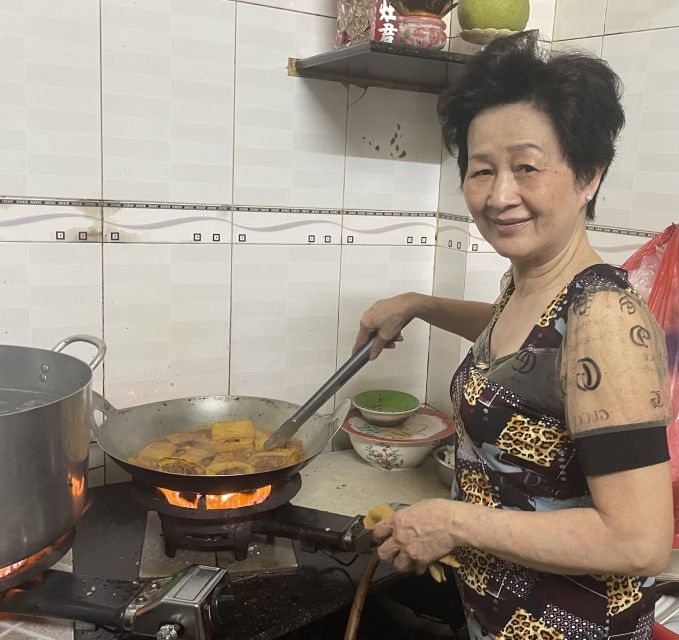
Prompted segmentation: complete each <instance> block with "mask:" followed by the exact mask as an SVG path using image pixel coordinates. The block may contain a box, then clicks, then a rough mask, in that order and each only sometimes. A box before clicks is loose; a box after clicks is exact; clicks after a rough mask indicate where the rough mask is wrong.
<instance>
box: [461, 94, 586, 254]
mask: <svg viewBox="0 0 679 640" xmlns="http://www.w3.org/2000/svg"><path fill="white" fill-rule="evenodd" d="M467 144H468V153H469V157H468V168H467V174H466V176H465V179H464V197H465V200H466V202H467V206H468V207H469V211H470V212H471V214H472V216H473V218H474V222H475V223H476V225H477V227H478V228H479V231H480V232H481V234H482V235H483V237H484V238H485V239H486V240H487V241H488V242H489V243H490V244H491V245H492V246H493V248H494V249H495V250H496V251H497V252H498V253H499V254H500V255H502V256H504V257H506V258H509V259H510V260H511V261H512V262H513V263H516V264H521V263H523V264H526V265H531V266H540V265H542V264H545V263H546V262H548V261H549V260H551V259H553V258H555V257H556V256H558V255H559V254H560V253H561V251H563V250H564V249H565V247H566V245H567V244H568V243H569V242H571V241H572V240H573V238H574V237H579V236H576V233H578V232H580V233H582V232H583V231H584V225H585V213H586V205H587V201H586V199H585V196H586V195H588V194H590V193H591V194H594V192H595V191H596V184H598V177H597V178H596V179H595V181H593V182H595V183H596V184H594V185H593V184H591V183H590V184H588V185H578V184H577V183H576V181H575V175H574V174H573V171H572V170H571V169H570V167H569V166H568V165H567V164H566V162H565V160H564V158H563V156H562V153H561V147H560V145H559V140H558V138H557V136H556V133H555V132H554V129H553V127H552V124H551V122H550V120H549V118H548V117H547V116H546V115H544V114H543V113H542V112H541V111H538V110H537V109H535V108H534V107H533V106H531V105H529V104H527V103H517V104H511V105H505V106H502V107H495V108H493V109H488V110H487V111H483V112H481V113H480V114H479V115H478V116H476V118H474V119H473V120H472V122H471V124H470V126H469V131H468V135H467Z"/></svg>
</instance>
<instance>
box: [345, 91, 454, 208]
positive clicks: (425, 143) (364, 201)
mask: <svg viewBox="0 0 679 640" xmlns="http://www.w3.org/2000/svg"><path fill="white" fill-rule="evenodd" d="M440 162H441V128H440V126H439V121H438V116H437V114H436V96H433V95H429V94H423V93H416V92H411V91H396V90H393V89H377V88H375V87H371V88H369V89H367V91H365V93H363V90H362V89H359V88H357V87H354V86H351V87H350V89H349V115H348V119H347V161H346V184H345V189H344V206H345V208H347V209H392V210H401V211H403V210H415V211H436V208H437V201H438V189H439V172H440Z"/></svg>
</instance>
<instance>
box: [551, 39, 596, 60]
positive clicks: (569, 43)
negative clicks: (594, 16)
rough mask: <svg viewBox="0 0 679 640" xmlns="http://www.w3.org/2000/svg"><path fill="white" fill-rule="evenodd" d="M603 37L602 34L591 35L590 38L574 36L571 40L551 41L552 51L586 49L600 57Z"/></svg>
mask: <svg viewBox="0 0 679 640" xmlns="http://www.w3.org/2000/svg"><path fill="white" fill-rule="evenodd" d="M603 43H604V39H603V37H602V36H593V37H591V38H574V39H573V40H562V41H560V42H557V41H554V42H552V51H570V50H578V51H587V52H589V53H593V54H594V55H596V56H599V57H601V48H602V47H603Z"/></svg>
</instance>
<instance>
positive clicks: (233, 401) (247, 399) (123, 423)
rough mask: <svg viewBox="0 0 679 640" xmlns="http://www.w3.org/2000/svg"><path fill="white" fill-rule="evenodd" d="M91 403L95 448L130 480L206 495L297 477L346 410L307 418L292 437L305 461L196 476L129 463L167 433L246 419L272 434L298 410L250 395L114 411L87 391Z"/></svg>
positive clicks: (342, 407) (347, 406)
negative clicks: (96, 413)
mask: <svg viewBox="0 0 679 640" xmlns="http://www.w3.org/2000/svg"><path fill="white" fill-rule="evenodd" d="M92 403H93V407H94V410H95V411H100V412H101V413H102V414H103V421H102V422H101V423H100V424H96V420H95V424H94V425H93V427H92V428H93V431H94V433H95V436H96V438H97V442H98V443H99V446H100V447H101V448H102V449H103V450H104V451H105V452H106V453H107V454H108V455H109V456H110V457H111V458H113V459H114V460H115V461H116V462H117V463H118V464H119V465H120V466H121V467H122V468H123V469H125V470H126V471H127V472H128V473H130V474H131V475H132V476H133V477H134V478H137V479H139V480H140V481H142V482H144V483H146V484H149V485H152V486H155V487H164V488H166V489H172V490H174V491H191V492H194V493H201V494H210V495H214V494H222V493H229V492H234V491H246V490H248V489H257V488H259V487H262V486H265V485H268V484H277V483H279V482H282V481H283V480H285V479H286V478H288V477H289V476H291V475H293V474H295V473H297V472H298V471H299V470H300V469H302V468H303V467H304V466H305V465H306V464H308V462H309V461H310V460H311V459H312V458H314V457H315V456H317V455H318V454H319V453H320V452H321V451H323V449H325V447H326V446H327V445H328V443H329V442H330V441H331V440H332V437H333V436H334V435H335V433H337V430H338V429H339V428H340V426H341V425H342V422H343V421H344V418H345V417H346V415H347V413H348V412H349V409H350V407H351V403H350V401H349V400H346V401H345V402H343V403H342V404H341V405H340V406H339V407H338V408H337V409H336V410H335V413H333V414H332V415H331V416H321V415H319V414H314V415H313V416H312V417H311V418H309V420H308V421H307V422H306V423H305V424H304V425H303V426H302V427H301V428H300V430H299V431H298V432H297V434H296V436H295V437H296V438H298V439H299V440H300V441H301V442H302V444H303V445H304V458H303V459H302V460H300V461H299V462H297V463H296V464H294V465H290V466H287V467H282V468H280V469H275V470H273V471H263V472H257V473H243V474H233V475H219V476H205V475H202V476H201V475H185V474H178V473H170V472H167V471H157V470H154V469H147V468H146V467H141V466H139V465H136V464H131V463H130V462H128V459H129V458H130V457H131V456H136V455H137V453H138V452H139V450H140V449H142V448H143V447H145V446H146V445H147V444H149V443H151V442H154V441H156V440H162V439H164V437H165V436H166V435H168V434H170V433H177V432H181V431H190V430H193V429H202V428H206V427H208V426H209V425H210V424H211V423H213V422H219V421H224V420H244V419H246V418H250V419H252V421H253V422H254V423H255V427H256V428H257V429H260V430H266V431H272V430H274V429H275V428H277V427H278V426H279V425H280V424H282V423H283V422H285V420H286V419H288V418H289V417H290V416H291V415H292V414H294V413H295V410H296V409H297V408H298V406H297V405H295V404H292V403H290V402H285V401H283V400H272V399H269V398H257V397H253V396H199V397H193V398H180V399H177V400H166V401H163V402H152V403H149V404H142V405H138V406H135V407H129V408H127V409H116V408H115V407H113V406H112V405H111V403H110V402H108V401H107V400H106V399H105V398H103V397H102V396H100V395H99V394H98V393H96V392H92Z"/></svg>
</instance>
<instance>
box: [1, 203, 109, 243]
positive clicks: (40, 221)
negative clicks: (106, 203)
mask: <svg viewBox="0 0 679 640" xmlns="http://www.w3.org/2000/svg"><path fill="white" fill-rule="evenodd" d="M8 200H11V199H8ZM100 240H101V207H99V206H95V207H92V206H69V205H63V204H62V205H56V204H55V205H51V204H45V202H44V201H43V202H42V203H40V204H16V203H11V202H7V201H6V202H1V201H0V242H2V241H11V242H97V241H100Z"/></svg>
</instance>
